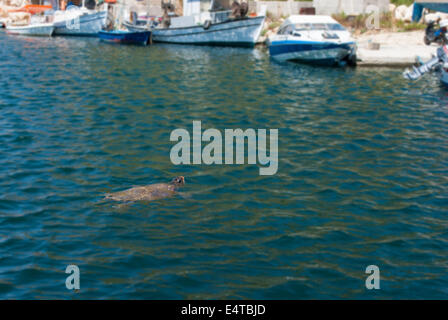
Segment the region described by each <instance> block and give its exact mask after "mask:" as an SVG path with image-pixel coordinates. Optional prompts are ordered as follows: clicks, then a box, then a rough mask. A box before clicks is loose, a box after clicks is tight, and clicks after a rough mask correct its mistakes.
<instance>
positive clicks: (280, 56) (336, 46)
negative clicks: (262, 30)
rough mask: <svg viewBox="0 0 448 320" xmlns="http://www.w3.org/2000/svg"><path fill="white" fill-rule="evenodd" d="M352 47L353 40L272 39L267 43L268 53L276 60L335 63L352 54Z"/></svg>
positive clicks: (353, 44)
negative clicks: (301, 40) (333, 41)
mask: <svg viewBox="0 0 448 320" xmlns="http://www.w3.org/2000/svg"><path fill="white" fill-rule="evenodd" d="M354 48H355V43H354V42H346V43H332V42H330V43H320V42H297V41H278V42H276V41H274V42H272V43H271V44H270V45H269V54H270V55H271V57H272V58H273V59H275V60H278V61H293V62H301V63H312V64H320V65H337V64H340V62H341V61H343V60H345V59H347V58H348V57H349V56H350V55H351V54H354Z"/></svg>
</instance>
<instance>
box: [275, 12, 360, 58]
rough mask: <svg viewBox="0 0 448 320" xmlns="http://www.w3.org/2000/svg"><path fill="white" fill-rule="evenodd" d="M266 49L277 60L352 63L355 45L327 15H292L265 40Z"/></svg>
mask: <svg viewBox="0 0 448 320" xmlns="http://www.w3.org/2000/svg"><path fill="white" fill-rule="evenodd" d="M268 46H269V54H270V55H271V57H272V58H274V59H276V60H278V61H293V62H304V63H312V64H324V65H344V64H353V65H354V64H356V42H355V41H354V39H353V38H352V37H351V35H350V33H349V32H348V31H347V30H346V29H345V28H344V27H343V26H342V25H340V24H339V23H338V22H337V21H336V20H334V19H333V18H331V17H329V16H313V15H292V16H290V17H289V18H288V19H286V20H285V22H284V23H283V24H282V25H281V26H280V28H279V31H278V32H277V34H276V35H274V36H273V37H271V38H270V39H269V40H268Z"/></svg>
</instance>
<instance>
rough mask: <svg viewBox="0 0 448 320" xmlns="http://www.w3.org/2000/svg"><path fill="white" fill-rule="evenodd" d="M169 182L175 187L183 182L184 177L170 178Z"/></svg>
mask: <svg viewBox="0 0 448 320" xmlns="http://www.w3.org/2000/svg"><path fill="white" fill-rule="evenodd" d="M171 183H172V184H174V185H175V186H176V187H181V186H183V185H184V184H185V178H184V177H183V176H179V177H176V178H174V179H173V180H171Z"/></svg>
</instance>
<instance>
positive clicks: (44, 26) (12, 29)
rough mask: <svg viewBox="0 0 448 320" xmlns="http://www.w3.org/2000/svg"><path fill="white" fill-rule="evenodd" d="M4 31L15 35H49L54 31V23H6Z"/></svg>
mask: <svg viewBox="0 0 448 320" xmlns="http://www.w3.org/2000/svg"><path fill="white" fill-rule="evenodd" d="M6 32H7V33H9V34H15V35H26V36H46V37H51V36H52V35H53V32H54V25H53V24H52V23H37V24H29V25H26V26H13V25H7V26H6Z"/></svg>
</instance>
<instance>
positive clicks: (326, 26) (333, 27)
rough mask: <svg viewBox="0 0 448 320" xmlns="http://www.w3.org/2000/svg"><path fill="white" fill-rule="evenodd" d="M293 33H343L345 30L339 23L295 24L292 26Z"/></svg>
mask: <svg viewBox="0 0 448 320" xmlns="http://www.w3.org/2000/svg"><path fill="white" fill-rule="evenodd" d="M294 30H295V31H309V30H330V31H345V28H344V27H343V26H341V25H340V24H339V23H297V24H296V25H295V26H294Z"/></svg>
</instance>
